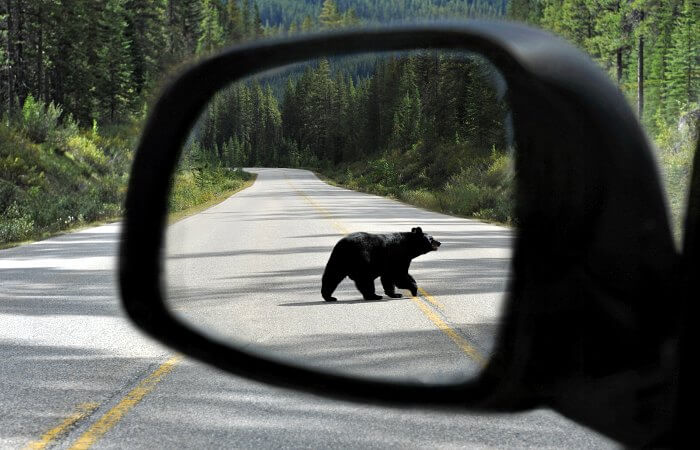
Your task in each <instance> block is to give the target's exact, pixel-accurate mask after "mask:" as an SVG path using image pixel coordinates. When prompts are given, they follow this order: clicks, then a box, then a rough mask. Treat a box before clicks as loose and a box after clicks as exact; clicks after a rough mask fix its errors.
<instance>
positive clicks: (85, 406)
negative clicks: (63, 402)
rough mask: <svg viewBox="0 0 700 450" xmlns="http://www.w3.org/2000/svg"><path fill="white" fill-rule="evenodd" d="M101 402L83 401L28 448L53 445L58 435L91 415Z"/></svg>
mask: <svg viewBox="0 0 700 450" xmlns="http://www.w3.org/2000/svg"><path fill="white" fill-rule="evenodd" d="M98 406H99V403H93V402H90V403H81V404H79V405H78V407H77V408H76V410H75V412H74V413H73V414H71V415H70V416H68V417H67V418H66V419H65V420H64V421H63V422H61V423H60V424H58V425H56V426H55V427H53V428H51V429H50V430H49V431H47V432H46V433H44V434H42V435H41V437H40V438H39V440H38V441H34V442H30V443H29V444H27V447H26V449H32V450H40V449H43V448H47V447H48V446H49V445H51V444H52V443H53V442H54V441H55V440H56V439H57V438H58V437H60V436H61V435H63V434H64V433H66V432H67V431H68V430H70V428H71V427H72V426H73V425H75V424H76V423H78V422H80V421H81V420H83V419H84V418H86V417H87V416H89V415H90V414H91V413H92V412H93V411H94V410H96V409H97V407H98Z"/></svg>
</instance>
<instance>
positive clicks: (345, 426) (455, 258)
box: [0, 169, 615, 448]
mask: <svg viewBox="0 0 700 450" xmlns="http://www.w3.org/2000/svg"><path fill="white" fill-rule="evenodd" d="M251 170H253V171H255V172H257V173H258V174H259V175H258V179H257V181H256V182H255V184H254V185H253V186H252V187H250V188H248V189H246V190H244V191H242V192H240V193H238V194H237V195H235V196H233V197H231V198H229V199H227V200H226V201H224V202H222V203H220V204H219V205H217V206H215V207H213V208H210V209H208V210H206V211H204V212H202V213H200V214H197V215H195V216H191V217H189V218H187V219H184V220H182V221H180V222H178V223H176V224H174V225H172V226H171V227H170V228H169V230H168V245H167V248H166V257H167V262H166V280H167V281H168V292H169V296H170V301H171V305H172V308H173V310H174V311H175V312H176V314H178V315H180V316H181V317H182V318H183V319H184V320H188V321H190V322H192V323H193V324H195V325H197V326H200V327H205V328H206V329H207V330H208V332H210V333H212V334H213V335H215V336H217V337H218V338H220V339H222V340H234V341H236V342H237V343H239V344H242V345H246V346H249V348H255V349H259V350H261V351H267V352H270V353H271V354H272V355H274V356H276V357H279V358H282V359H287V360H291V361H294V362H295V363H298V364H307V365H312V366H314V367H320V368H323V369H324V370H336V371H342V372H345V373H347V372H351V373H354V374H357V375H360V376H373V377H391V378H409V379H419V380H422V381H425V382H436V383H442V382H449V381H451V380H454V379H455V378H464V377H469V376H473V374H474V373H477V371H478V370H479V369H480V367H481V366H482V364H483V361H484V360H485V359H486V358H488V354H489V352H490V351H491V347H492V343H493V339H494V334H495V332H496V327H497V323H498V320H499V312H500V303H501V296H502V291H503V289H504V285H505V283H506V280H507V276H508V262H509V260H508V258H509V253H510V242H511V238H512V234H511V232H510V231H509V230H508V229H506V228H503V227H498V226H493V225H488V224H483V223H480V222H477V221H472V220H466V219H459V218H454V217H450V216H445V215H441V214H436V213H432V212H428V211H424V210H420V209H416V208H413V207H409V206H406V205H403V204H401V203H398V202H394V201H391V200H387V199H383V198H379V197H375V196H370V195H365V194H360V193H356V192H353V191H348V190H345V189H340V188H336V187H332V186H329V185H327V184H325V183H323V182H321V181H319V180H318V179H317V178H316V177H315V176H314V175H313V174H311V173H310V172H307V171H302V170H292V169H251ZM414 226H421V227H423V229H424V231H425V232H427V233H430V234H432V235H433V236H434V237H435V238H436V239H438V240H440V241H441V242H442V244H443V245H442V247H441V248H440V250H439V251H437V252H432V253H429V254H427V255H423V256H421V257H419V258H417V259H415V260H414V262H413V264H412V266H411V273H412V274H413V276H414V277H415V278H416V280H417V282H418V284H419V286H420V287H421V288H423V289H422V291H421V295H420V297H419V298H410V296H407V293H406V292H404V298H401V299H388V298H386V297H385V298H384V299H382V300H379V301H370V302H366V301H363V300H361V296H360V295H359V293H358V292H357V291H356V290H355V288H354V286H353V285H352V283H351V282H350V281H349V280H346V281H344V282H343V283H341V286H340V287H339V289H338V291H336V297H338V298H339V302H337V303H330V304H329V303H326V302H323V301H322V299H321V297H320V292H319V291H320V276H321V273H322V271H323V267H324V265H325V262H326V260H327V257H328V255H329V252H330V249H331V248H332V246H333V244H334V243H335V242H336V241H337V240H338V239H339V238H340V237H341V236H342V235H343V234H345V233H347V232H350V231H359V230H363V231H369V232H377V233H381V232H388V231H409V230H410V229H411V228H412V227H414ZM118 230H119V225H118V224H111V225H106V226H103V227H98V228H92V229H86V230H83V231H80V232H77V233H72V234H68V235H64V236H61V237H57V238H54V239H49V240H45V241H41V242H37V243H34V244H31V245H26V246H21V247H17V248H13V249H9V250H3V251H0V320H1V321H2V324H3V326H2V327H1V328H0V358H1V359H0V360H1V361H2V363H0V380H2V381H1V383H2V384H1V385H0V408H1V409H2V411H3V415H2V417H1V418H0V447H2V448H18V447H23V446H26V445H28V444H32V445H34V446H35V448H42V447H59V448H71V447H72V446H73V447H74V448H78V447H81V446H82V447H86V446H90V445H93V446H94V447H96V448H173V447H186V448H212V447H235V448H251V447H263V448H279V447H292V448H298V447H305V448H308V447H311V448H328V447H341V448H360V447H362V448H366V447H372V448H375V447H383V448H384V447H399V448H405V447H429V448H434V447H467V448H475V447H476V448H483V447H533V446H534V447H550V448H551V447H556V448H610V447H614V446H615V445H614V443H612V442H610V441H608V440H606V439H605V438H603V437H601V436H599V435H597V434H596V433H593V432H591V431H589V430H586V429H584V428H582V427H580V426H578V425H576V424H573V423H571V422H570V421H568V420H566V419H564V418H562V417H561V416H559V415H557V414H555V413H553V412H551V411H547V410H538V411H532V412H528V413H524V414H513V415H498V416H489V415H481V414H455V413H454V412H445V411H428V410H419V409H392V408H382V407H376V406H366V405H358V404H353V403H345V402H340V401H334V400H328V399H324V398H318V397H313V396H310V395H306V394H300V393H297V392H292V391H286V390H282V389H278V388H271V387H268V386H266V385H261V384H258V383H254V382H250V381H247V380H243V379H239V378H236V377H232V376H229V375H227V374H223V373H220V372H218V371H216V370H214V369H211V368H209V367H207V366H205V365H203V364H200V363H198V362H196V361H191V360H188V359H181V358H179V357H178V356H176V355H174V354H173V353H172V352H171V351H170V350H169V349H167V348H164V347H162V346H161V345H159V344H157V343H154V342H153V341H151V340H149V339H147V338H145V337H143V336H142V335H141V334H140V333H139V332H138V331H136V330H134V329H133V327H131V325H130V324H129V323H128V321H127V320H126V319H125V317H124V315H123V313H122V311H121V309H120V307H119V304H118V300H117V297H116V287H115V274H114V267H115V260H114V258H115V254H116V245H117V243H118ZM376 287H377V292H378V293H380V294H381V293H382V290H381V285H380V283H379V280H377V282H376Z"/></svg>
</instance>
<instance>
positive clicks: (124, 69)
mask: <svg viewBox="0 0 700 450" xmlns="http://www.w3.org/2000/svg"><path fill="white" fill-rule="evenodd" d="M122 3H123V2H122V1H121V0H106V2H105V5H104V10H103V11H102V14H101V17H100V19H99V28H98V29H99V31H100V32H99V35H98V40H97V42H98V43H99V44H101V45H100V47H99V49H98V50H97V61H96V64H95V66H94V70H95V73H96V77H97V82H96V86H95V88H96V91H95V93H96V96H97V99H98V101H99V106H100V109H101V111H102V117H105V118H107V119H108V120H109V122H114V121H115V120H116V119H117V118H118V117H123V116H124V115H126V113H127V109H128V107H129V106H133V100H134V97H133V95H134V91H133V87H132V86H133V83H132V72H133V66H132V59H131V58H132V55H131V52H130V46H131V43H130V42H129V40H128V38H127V36H126V31H127V21H126V12H125V11H124V7H123V5H122Z"/></svg>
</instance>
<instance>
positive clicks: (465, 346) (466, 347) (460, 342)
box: [411, 296, 486, 367]
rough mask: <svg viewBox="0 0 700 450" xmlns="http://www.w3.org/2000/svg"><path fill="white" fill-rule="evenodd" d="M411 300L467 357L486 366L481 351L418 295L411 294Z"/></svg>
mask: <svg viewBox="0 0 700 450" xmlns="http://www.w3.org/2000/svg"><path fill="white" fill-rule="evenodd" d="M411 300H413V303H415V304H416V305H418V308H420V310H421V311H422V312H423V314H425V316H426V317H427V318H428V319H430V321H431V322H433V323H434V324H435V326H436V327H438V328H439V329H440V331H442V332H443V333H445V334H446V335H447V336H449V337H450V339H452V341H454V343H455V344H457V346H458V347H459V348H461V349H462V351H463V352H464V353H466V354H467V355H469V357H471V358H472V359H473V360H474V361H476V362H477V363H478V364H479V365H480V366H481V367H486V360H485V359H484V357H483V356H482V355H481V353H479V351H478V350H477V349H475V348H474V347H473V346H472V345H471V344H470V343H469V341H467V340H466V339H464V337H462V335H461V334H459V333H457V332H456V331H455V330H454V329H453V328H452V327H450V326H449V325H448V324H447V323H446V322H445V321H444V320H442V319H441V318H440V316H438V315H437V314H435V312H434V311H432V310H431V309H430V307H429V306H428V305H426V304H425V303H423V302H422V301H420V299H419V298H418V297H413V296H411Z"/></svg>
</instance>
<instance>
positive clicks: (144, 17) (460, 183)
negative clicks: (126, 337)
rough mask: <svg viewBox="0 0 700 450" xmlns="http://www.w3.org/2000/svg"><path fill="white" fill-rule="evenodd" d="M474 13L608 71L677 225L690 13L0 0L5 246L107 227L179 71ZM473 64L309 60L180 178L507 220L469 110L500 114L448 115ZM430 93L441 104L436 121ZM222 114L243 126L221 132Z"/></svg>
mask: <svg viewBox="0 0 700 450" xmlns="http://www.w3.org/2000/svg"><path fill="white" fill-rule="evenodd" d="M66 17H71V18H73V20H65V18H66ZM470 17H486V18H496V19H510V20H518V21H524V22H527V23H529V24H531V25H534V26H538V27H541V28H544V29H547V30H550V31H552V32H554V33H557V34H559V35H561V36H563V37H564V38H566V39H568V40H570V41H571V42H572V43H574V44H575V45H577V46H578V47H580V48H581V49H582V50H584V51H585V52H587V53H588V54H589V55H591V57H592V58H593V59H594V60H596V61H597V62H598V63H599V64H600V65H601V67H602V68H603V69H604V70H606V71H607V72H608V73H609V74H610V77H611V79H612V80H613V81H614V82H615V83H616V84H617V85H618V86H619V87H620V89H621V90H622V91H623V92H624V93H625V94H626V95H627V97H628V99H629V101H630V104H631V105H632V107H633V108H634V109H635V110H636V111H637V112H638V114H639V117H640V119H641V121H642V123H643V125H644V126H645V128H646V130H647V132H648V134H649V136H650V138H651V139H652V140H653V141H654V142H655V143H656V147H657V148H658V152H659V153H658V156H659V160H660V162H661V165H662V169H663V171H664V174H665V181H666V189H667V190H668V193H669V198H670V202H671V206H672V211H673V214H674V220H675V222H676V224H677V228H678V224H679V223H680V216H681V214H682V205H683V199H684V193H685V183H686V182H687V178H688V176H689V172H690V167H691V158H692V147H693V140H694V139H695V137H696V135H697V131H696V130H697V128H696V126H695V123H696V121H697V117H698V115H699V114H700V113H699V112H698V95H699V94H698V92H699V88H700V86H699V84H700V81H699V80H700V69H699V67H700V65H699V62H700V51H699V49H698V36H700V8H699V7H698V4H697V0H510V1H506V0H464V1H460V0H406V1H398V0H374V1H371V0H336V1H334V0H229V1H227V0H3V1H2V2H0V43H1V44H2V45H0V116H1V117H2V124H0V243H2V242H14V241H20V240H23V239H31V238H36V237H40V236H42V235H44V234H46V233H51V232H55V231H59V230H61V229H65V228H70V227H72V226H75V225H79V224H81V223H88V222H92V221H94V220H103V219H109V218H113V217H118V216H119V214H120V212H121V202H122V201H123V196H124V189H125V185H126V181H127V180H128V168H129V162H130V158H131V154H132V150H133V148H134V146H135V142H136V139H137V136H138V132H139V130H140V127H141V125H142V123H143V121H144V119H145V117H146V115H147V113H148V108H149V104H150V102H151V101H152V100H153V98H154V96H155V95H157V93H158V91H159V89H161V87H162V86H163V84H164V83H165V82H166V80H167V79H168V76H170V75H169V74H172V73H174V72H176V71H177V70H178V69H179V68H181V67H182V66H184V65H186V64H189V63H191V62H193V61H196V60H197V59H199V58H202V57H205V56H206V55H209V54H211V53H213V52H215V51H217V50H218V49H220V48H223V47H225V46H227V45H231V44H234V43H237V42H243V41H246V40H251V39H261V38H266V37H270V36H280V35H281V36H285V35H290V34H296V33H304V32H314V31H318V30H329V29H336V28H340V27H347V26H358V25H362V24H372V23H386V22H401V21H406V20H416V19H440V18H450V19H463V18H470ZM480 65H481V63H478V62H470V63H468V64H465V63H464V61H462V62H459V64H458V63H457V62H456V61H455V60H454V59H453V58H450V57H446V56H444V55H443V56H441V55H411V56H409V57H401V58H399V57H397V58H393V59H392V58H383V59H381V60H379V61H376V64H375V65H374V66H372V68H371V71H370V72H371V73H364V74H363V76H358V72H357V70H356V67H355V68H354V69H353V68H352V67H351V66H350V65H347V64H346V67H345V68H342V67H341V68H339V67H336V63H335V62H334V61H332V60H331V61H326V62H324V61H318V62H316V64H315V65H313V66H310V67H309V68H308V70H307V71H305V72H303V73H300V74H298V75H297V76H295V77H292V78H290V79H289V80H287V81H288V82H284V83H280V82H279V81H276V82H273V81H271V82H269V83H258V84H256V83H255V82H251V83H249V84H246V85H244V84H241V85H239V86H237V87H235V88H234V89H232V90H231V91H229V92H226V93H222V94H221V95H219V96H217V98H216V99H215V100H214V101H213V102H212V105H211V106H210V108H208V110H207V112H206V113H205V117H203V119H202V120H201V121H200V126H199V127H198V128H197V130H196V133H198V136H197V139H196V140H193V141H192V142H190V146H189V147H188V149H187V151H186V158H185V159H184V160H183V165H182V170H181V173H180V174H179V175H181V176H182V177H183V179H190V180H195V183H194V184H195V185H197V183H199V188H198V189H200V190H202V191H207V190H209V189H212V190H214V191H217V194H221V192H220V191H221V189H219V187H221V186H224V185H225V186H227V187H230V186H231V183H230V182H225V183H224V182H223V180H225V179H227V178H230V177H241V176H242V175H241V173H240V172H239V171H230V170H223V171H222V169H226V168H227V167H231V168H233V167H239V166H243V165H246V164H251V163H255V164H259V165H286V166H303V167H309V168H314V169H316V170H318V171H320V172H322V173H323V174H325V175H326V176H329V177H331V178H332V179H334V180H335V181H337V182H340V183H342V184H344V185H347V186H349V187H352V188H356V189H364V190H368V191H371V192H377V193H380V194H383V195H393V196H396V197H399V198H401V199H403V200H404V201H409V202H412V203H415V204H420V205H422V206H426V207H430V208H435V209H440V210H444V211H448V212H452V213H455V214H464V215H471V216H474V215H476V216H478V217H483V218H487V219H491V220H498V221H502V222H508V221H509V220H510V216H509V213H508V208H505V207H502V206H503V201H501V200H502V199H504V198H506V199H507V198H508V195H509V191H510V182H504V181H502V180H503V179H505V178H504V174H507V173H509V171H508V169H507V167H508V164H507V159H508V156H507V151H508V148H507V145H505V144H504V143H503V141H502V140H499V139H501V138H499V137H498V136H497V135H498V133H502V130H503V128H502V127H503V124H502V122H501V121H502V118H503V116H502V114H503V111H501V110H498V109H499V108H501V107H502V104H501V103H498V102H496V103H493V102H491V103H488V102H489V101H490V100H489V99H487V98H481V99H480V98H474V99H471V100H470V101H479V102H485V103H482V104H481V105H482V107H483V106H492V105H495V106H497V108H496V110H494V111H485V113H484V114H482V115H481V116H479V117H471V118H470V119H468V117H469V114H470V112H469V108H467V107H465V105H463V104H460V102H463V101H465V99H466V98H468V97H467V96H468V95H475V93H471V94H470V93H469V92H466V91H467V87H468V86H467V85H468V84H469V83H466V82H461V83H457V82H456V81H455V78H454V77H453V75H454V74H457V73H461V74H466V75H467V76H472V77H476V78H469V80H470V81H473V80H475V79H477V80H478V79H479V77H483V76H484V74H485V73H487V72H488V71H486V72H484V70H483V67H480ZM431 71H432V72H431ZM460 71H463V72H460ZM467 72H468V73H467ZM428 75H430V77H432V78H431V79H430V80H428V79H427V78H426V77H427V76H428ZM462 81H464V80H462ZM483 81H484V80H483V79H481V80H480V81H477V82H476V83H482V82H483ZM430 89H433V91H434V92H439V96H440V97H439V98H440V100H441V101H443V102H445V104H447V105H450V107H449V108H445V111H442V110H441V109H440V108H435V104H434V103H433V104H431V102H434V101H435V100H436V98H437V97H435V96H433V95H429V94H426V93H427V92H429V91H430ZM488 92H490V91H489V90H486V91H484V92H482V94H485V93H488ZM491 93H492V94H493V92H491ZM324 96H325V97H324ZM321 99H331V100H332V101H330V102H328V104H327V105H326V106H327V109H326V110H325V111H324V112H326V113H328V114H311V111H313V110H314V109H313V108H316V107H318V106H319V105H318V104H314V103H313V102H314V101H315V102H317V103H319V102H321ZM232 102H233V103H232ZM231 105H233V106H231ZM229 107H233V108H239V109H238V110H241V111H242V110H243V109H246V108H247V111H248V114H249V115H248V116H246V117H237V116H236V115H235V114H229V115H228V118H226V114H222V113H221V111H222V110H223V109H222V108H229ZM240 108H243V109H240ZM372 108H375V109H377V111H372ZM431 108H432V109H431ZM487 109H488V108H487ZM233 110H234V111H238V110H236V109H233ZM357 111H365V112H367V114H366V115H363V116H362V117H360V118H351V120H354V122H346V124H345V125H344V126H345V127H347V123H352V124H353V127H354V128H353V130H352V133H349V134H348V133H345V134H342V132H341V130H343V128H339V126H340V124H338V123H335V124H334V123H333V121H338V120H340V119H339V118H343V117H345V118H347V117H348V116H349V115H352V114H354V113H357ZM317 112H318V111H317ZM443 112H444V113H445V114H448V117H442V118H440V117H439V116H436V115H434V114H438V113H439V114H442V113H443ZM207 117H213V118H214V119H215V120H208V119H207ZM370 118H371V119H370ZM358 119H362V120H358ZM468 120H485V121H486V122H487V123H486V124H484V123H480V124H479V126H478V127H476V128H475V127H474V126H473V123H474V122H471V123H472V125H470V126H469V127H468V126H467V125H466V124H467V123H468ZM370 122H371V123H370ZM409 124H410V126H409ZM495 124H499V125H498V126H496V125H495ZM246 127H247V128H246ZM441 127H448V128H449V130H442V129H441ZM470 127H471V128H470ZM499 127H500V128H499ZM234 130H235V132H234ZM497 130H500V131H498V132H497ZM243 131H244V132H243ZM343 131H347V130H343ZM480 133H481V134H485V135H487V137H485V136H481V135H480ZM348 136H350V138H349V139H348V138H347V137H348ZM197 146H199V147H198V148H197ZM477 156H478V157H477ZM214 157H215V158H214ZM472 163H473V164H472ZM458 164H461V165H458ZM414 166H415V167H414ZM418 168H420V170H418ZM195 174H196V175H197V176H196V177H195V176H194V175H195ZM212 174H216V175H215V176H214V175H212ZM493 174H498V176H495V175H493ZM210 175H212V176H210ZM506 178H507V177H506ZM197 180H198V181H197ZM202 180H208V181H206V182H205V181H202ZM216 180H219V181H220V182H219V181H216ZM184 185H187V186H190V187H191V185H192V183H185V184H183V186H184ZM176 187H177V184H176ZM188 189H189V188H188ZM458 190H459V191H460V192H461V194H459V195H457V194H455V192H457V191H458ZM475 192H476V194H475ZM176 197H178V198H180V197H181V196H176ZM185 197H186V196H185ZM447 198H449V199H451V200H449V201H448V200H446V199H447ZM465 199H472V200H469V201H467V200H465ZM474 199H477V200H478V201H476V200H474ZM481 199H488V201H481ZM494 199H497V200H494ZM499 205H500V206H499ZM173 208H177V206H176V205H174V206H173Z"/></svg>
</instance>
